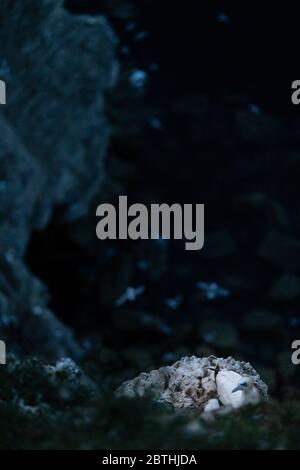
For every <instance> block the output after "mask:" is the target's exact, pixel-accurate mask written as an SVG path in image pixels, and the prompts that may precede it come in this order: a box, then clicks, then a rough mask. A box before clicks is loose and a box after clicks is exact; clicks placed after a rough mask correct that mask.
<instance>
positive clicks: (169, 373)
mask: <svg viewBox="0 0 300 470" xmlns="http://www.w3.org/2000/svg"><path fill="white" fill-rule="evenodd" d="M224 371H228V372H230V376H233V375H234V376H236V377H237V378H241V377H245V378H251V381H252V382H253V384H254V385H255V387H256V389H257V392H258V396H259V397H260V398H261V399H263V398H266V397H267V385H266V384H265V383H264V382H263V381H262V380H261V379H260V377H259V375H258V374H257V372H256V371H255V370H254V369H253V367H252V366H251V365H250V364H249V363H246V362H240V361H236V360H235V359H233V358H232V357H229V358H227V359H223V358H217V357H214V356H209V357H203V358H198V357H195V356H191V357H184V358H182V359H181V360H180V361H178V362H175V364H173V365H171V366H166V367H161V368H160V369H158V370H153V371H151V372H149V373H141V374H140V375H139V376H138V377H136V378H135V379H133V380H129V381H127V382H125V383H123V384H122V385H121V386H120V387H119V388H118V390H117V391H116V394H117V396H119V397H127V398H135V397H145V396H148V395H150V396H153V397H154V398H155V399H156V400H159V401H162V402H165V403H169V404H171V405H172V406H173V407H174V408H179V409H183V408H185V409H199V410H200V411H211V410H210V408H211V406H210V405H212V404H213V405H216V403H217V402H219V406H228V403H224V400H223V396H224V392H226V390H225V389H226V384H225V387H224V381H223V380H221V381H220V380H218V376H219V374H220V376H222V375H224ZM220 378H221V377H220ZM221 379H222V378H221ZM231 379H232V377H230V380H229V383H231V381H232V380H231ZM234 385H235V384H232V387H231V388H230V393H231V392H232V391H233V390H234ZM220 386H221V388H220ZM231 407H232V408H238V407H239V406H234V403H232V404H231ZM214 409H215V410H216V409H218V407H216V406H214Z"/></svg>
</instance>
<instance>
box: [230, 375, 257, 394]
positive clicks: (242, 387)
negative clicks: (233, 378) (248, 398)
mask: <svg viewBox="0 0 300 470" xmlns="http://www.w3.org/2000/svg"><path fill="white" fill-rule="evenodd" d="M253 387H254V380H253V378H252V377H242V378H241V380H240V381H239V383H238V384H237V386H236V387H234V389H233V390H232V392H231V393H235V392H238V391H241V392H243V391H250V390H252V389H253Z"/></svg>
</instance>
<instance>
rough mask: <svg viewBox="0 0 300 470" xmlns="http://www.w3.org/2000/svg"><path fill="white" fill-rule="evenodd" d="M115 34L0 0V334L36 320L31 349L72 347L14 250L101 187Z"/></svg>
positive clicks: (81, 209)
mask: <svg viewBox="0 0 300 470" xmlns="http://www.w3.org/2000/svg"><path fill="white" fill-rule="evenodd" d="M115 42H116V41H115V37H114V35H113V33H112V31H111V29H110V27H109V26H108V24H107V22H106V19H105V18H104V17H100V16H99V17H96V18H95V17H93V18H92V17H89V16H75V15H72V14H71V13H69V12H67V11H66V10H65V9H64V8H63V1H62V0H28V1H26V2H23V1H20V0H2V1H1V4H0V78H1V80H4V81H5V83H6V85H7V104H6V105H2V106H0V219H1V223H0V328H1V337H2V338H4V339H5V337H7V335H8V336H9V338H10V339H11V338H13V334H14V333H13V334H12V332H16V331H17V332H18V337H19V338H20V339H19V340H18V345H19V346H20V347H21V348H22V338H23V336H24V334H25V329H26V328H25V325H29V324H31V328H32V327H34V328H36V330H37V331H36V339H34V340H33V343H32V346H31V347H32V351H29V352H31V353H32V352H33V353H34V352H38V350H39V351H40V353H43V350H44V352H45V354H46V355H47V356H54V357H57V356H61V355H62V354H64V353H67V352H71V351H73V352H74V350H76V351H77V347H76V345H75V344H74V342H73V339H72V337H71V334H70V332H69V331H68V330H67V329H66V328H65V327H64V326H63V325H61V324H60V322H58V321H57V320H56V319H55V317H54V316H53V314H52V313H51V312H49V311H48V310H47V309H46V304H47V295H46V289H45V287H44V286H43V285H42V284H41V283H40V282H39V281H38V280H37V279H35V278H34V277H33V276H32V275H31V274H30V273H29V272H28V270H27V268H26V265H25V264H24V262H23V261H22V258H23V256H24V253H25V250H26V247H27V243H28V240H29V239H30V236H31V234H32V232H33V231H34V230H40V229H43V228H44V227H45V226H46V225H47V224H48V222H49V220H50V219H51V216H52V214H53V211H54V209H55V207H57V206H60V207H64V208H65V217H66V219H68V218H69V219H72V220H74V219H76V218H79V217H82V216H84V215H85V214H86V213H87V212H88V210H89V205H90V202H91V199H92V198H93V196H94V195H95V193H96V192H97V191H98V190H99V188H100V187H101V183H102V181H103V178H104V160H105V154H106V149H107V143H108V139H109V125H108V123H107V121H106V119H105V104H104V93H105V91H106V90H107V89H108V88H110V87H112V86H113V85H114V82H115V79H116V75H117V62H116V59H115V55H114V49H115ZM39 331H44V333H43V334H44V337H43V338H38V335H39ZM50 338H52V339H50ZM35 341H36V343H37V344H36V345H35ZM25 342H26V341H25ZM49 342H51V344H49ZM43 345H44V346H43ZM35 346H36V347H35ZM40 348H41V349H40ZM36 349H37V350H36Z"/></svg>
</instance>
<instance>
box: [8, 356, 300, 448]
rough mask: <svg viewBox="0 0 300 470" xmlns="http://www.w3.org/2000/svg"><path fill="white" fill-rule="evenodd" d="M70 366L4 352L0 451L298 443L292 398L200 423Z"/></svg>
mask: <svg viewBox="0 0 300 470" xmlns="http://www.w3.org/2000/svg"><path fill="white" fill-rule="evenodd" d="M73 366H74V364H73V365H72V363H70V364H68V363H67V366H66V367H63V368H57V367H52V368H51V367H49V366H46V367H45V366H44V365H43V364H41V363H40V362H39V361H37V360H35V359H27V360H16V359H15V358H12V357H10V358H9V361H8V365H7V366H1V367H0V423H1V440H0V449H158V448H159V449H163V450H164V449H183V450H187V449H300V442H299V439H298V429H299V426H300V402H299V401H296V400H295V401H288V402H284V403H277V402H268V403H263V404H260V405H259V406H257V407H249V408H246V409H244V410H242V411H240V412H235V413H232V414H229V415H227V416H223V417H219V418H218V419H216V420H214V421H212V422H204V421H203V420H201V419H200V418H199V416H197V415H192V414H185V415H180V414H175V413H174V412H173V411H172V409H170V408H168V407H166V406H164V405H161V404H158V403H153V402H151V401H150V400H129V401H127V400H126V401H123V400H118V399H116V398H114V397H113V393H112V392H111V390H110V387H109V385H108V383H107V380H106V381H104V380H102V381H101V382H102V387H101V388H102V389H100V387H99V389H98V388H97V387H94V386H93V384H92V382H91V381H90V380H89V379H87V378H86V376H85V375H84V374H81V373H80V371H79V370H77V371H76V370H74V367H73ZM97 381H99V378H98V379H97Z"/></svg>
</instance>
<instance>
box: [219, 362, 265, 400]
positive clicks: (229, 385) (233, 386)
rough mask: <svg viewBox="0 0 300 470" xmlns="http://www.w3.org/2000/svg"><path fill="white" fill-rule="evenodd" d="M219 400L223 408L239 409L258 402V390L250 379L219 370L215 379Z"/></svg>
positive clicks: (230, 371) (232, 372) (229, 371)
mask: <svg viewBox="0 0 300 470" xmlns="http://www.w3.org/2000/svg"><path fill="white" fill-rule="evenodd" d="M216 384H217V392H218V396H219V400H220V401H221V403H222V404H223V405H225V406H230V407H232V408H240V407H241V406H245V405H248V404H256V403H258V402H259V401H260V396H259V392H258V389H257V388H256V386H255V384H254V381H253V379H252V378H251V377H243V376H241V375H240V374H238V373H237V372H234V371H232V370H225V369H224V370H220V371H219V372H218V374H217V377H216Z"/></svg>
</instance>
